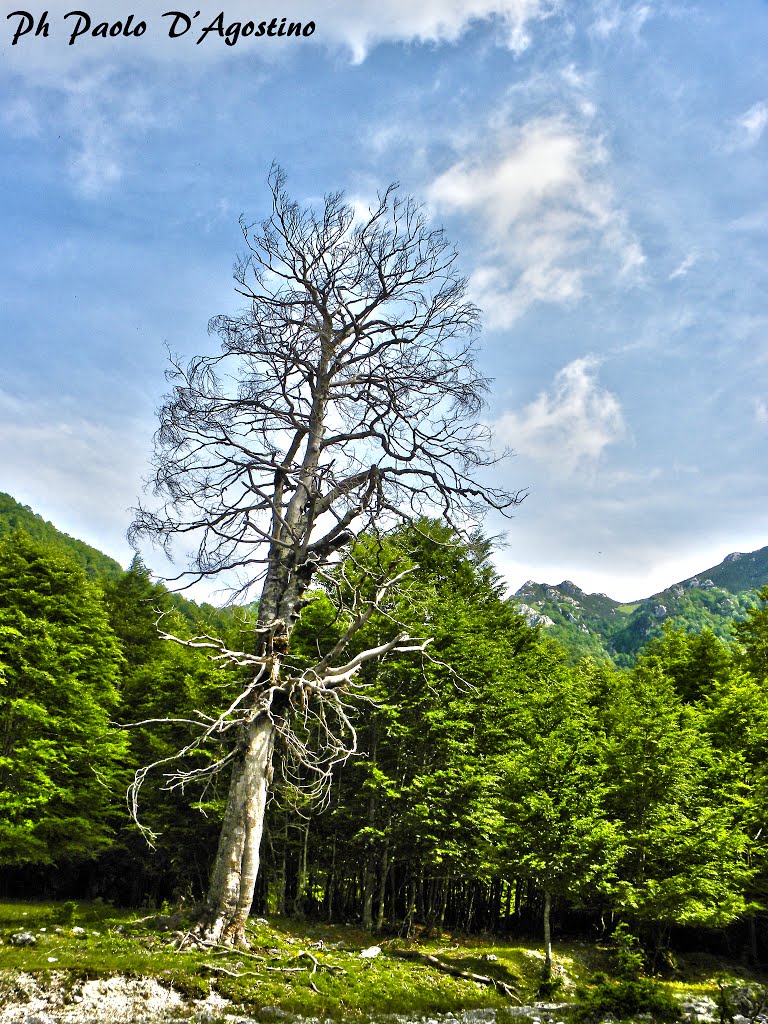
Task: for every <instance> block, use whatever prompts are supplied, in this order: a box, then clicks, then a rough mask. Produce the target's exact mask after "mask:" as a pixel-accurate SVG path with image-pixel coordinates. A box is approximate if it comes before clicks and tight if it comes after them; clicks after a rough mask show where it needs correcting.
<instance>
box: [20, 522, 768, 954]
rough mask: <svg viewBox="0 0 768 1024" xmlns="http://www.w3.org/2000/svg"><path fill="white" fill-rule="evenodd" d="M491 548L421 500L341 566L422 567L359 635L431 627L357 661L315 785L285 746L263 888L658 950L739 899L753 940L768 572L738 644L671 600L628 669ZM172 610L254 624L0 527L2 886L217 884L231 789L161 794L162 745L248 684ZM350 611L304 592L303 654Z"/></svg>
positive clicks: (400, 919) (338, 915)
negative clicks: (569, 632)
mask: <svg viewBox="0 0 768 1024" xmlns="http://www.w3.org/2000/svg"><path fill="white" fill-rule="evenodd" d="M489 555H490V545H489V543H488V542H487V541H486V540H484V539H483V538H481V537H477V538H475V539H474V540H473V541H472V542H471V543H461V542H459V541H458V540H457V539H456V537H455V536H454V535H453V534H452V532H451V531H450V530H449V529H448V528H447V527H445V526H442V525H440V524H436V523H431V522H426V521H425V522H422V523H420V524H418V526H417V527H415V528H411V527H409V528H407V529H401V530H400V531H398V532H396V533H394V534H392V535H390V536H389V537H387V538H385V539H384V541H383V546H382V545H381V544H380V543H379V542H377V543H375V544H374V542H373V541H372V540H369V539H363V540H362V541H361V542H360V543H359V544H358V546H357V548H356V549H355V551H354V552H353V557H354V559H355V567H356V568H355V569H354V571H355V572H360V573H363V572H364V568H365V564H366V559H371V558H376V559H379V560H380V559H382V558H391V559H397V560H398V565H399V566H400V567H409V568H410V569H411V572H410V574H409V575H408V576H407V577H406V581H405V582H404V584H403V587H402V589H401V592H400V593H399V594H398V595H393V597H392V600H391V602H390V604H389V605H388V606H387V608H386V609H384V610H383V611H382V613H381V614H378V615H376V616H374V617H373V618H371V620H370V621H369V622H368V623H367V624H366V626H365V629H364V630H363V631H362V632H361V634H360V635H359V636H358V637H357V638H356V641H355V642H356V643H358V644H360V645H361V646H365V645H370V643H371V641H372V640H376V641H377V642H381V641H385V640H386V639H387V637H388V636H390V635H391V633H392V632H393V631H395V630H398V629H399V628H400V624H405V625H406V626H407V627H408V629H409V630H410V631H411V633H412V635H414V636H417V635H421V636H430V637H432V638H433V641H432V643H431V644H430V646H429V647H428V648H427V654H425V655H423V656H422V655H419V656H415V657H414V656H412V655H399V656H397V657H391V658H389V659H385V660H383V661H382V662H380V663H378V664H376V665H374V664H371V665H369V666H368V667H367V668H366V672H365V678H364V680H363V681H364V684H365V685H364V687H363V688H362V689H361V691H360V696H359V699H358V700H357V701H356V709H355V722H356V725H357V728H358V746H359V751H360V753H359V755H358V756H357V757H355V758H353V759H351V760H349V761H348V762H347V763H346V764H344V765H342V766H340V767H339V768H338V769H337V770H336V772H335V775H334V781H333V786H332V794H331V799H330V802H329V803H328V805H327V806H321V807H318V806H313V805H312V804H310V803H309V802H308V800H307V799H306V797H305V796H304V795H303V793H302V789H301V785H300V783H301V782H302V779H301V778H300V777H296V775H295V774H291V773H289V772H287V771H286V772H281V771H280V768H279V765H278V768H277V774H276V780H275V782H276V784H275V797H274V799H273V802H272V805H271V807H270V810H269V813H268V825H267V832H266V834H265V839H264V850H263V854H264V857H263V861H264V869H263V871H262V875H261V878H260V881H259V889H258V892H257V899H258V901H259V907H260V909H261V910H280V911H284V912H291V913H297V914H306V915H310V916H314V917H319V918H322V919H324V920H328V921H332V920H340V921H345V920H358V921H359V922H360V923H361V924H362V925H363V926H364V927H365V928H367V929H371V930H378V929H396V930H400V931H401V932H408V931H411V930H412V929H414V928H416V927H417V926H421V927H423V928H425V929H427V930H432V931H433V932H438V931H440V930H442V929H445V928H447V927H450V928H453V929H461V930H465V931H472V930H479V929H485V930H496V931H514V930H518V931H519V930H531V929H535V930H536V931H537V932H538V933H539V934H543V929H544V925H545V917H546V918H547V926H549V925H550V924H551V926H552V927H554V928H557V927H561V926H563V925H564V924H567V923H568V922H571V923H574V922H579V923H580V925H581V926H584V925H585V924H587V923H590V924H591V925H594V926H599V925H600V922H602V923H603V924H610V923H612V924H614V925H615V924H616V923H618V922H624V923H625V924H626V925H628V926H629V927H630V929H631V930H632V931H634V932H635V933H637V934H639V935H640V936H641V937H642V938H643V940H644V941H646V942H647V943H648V944H650V945H652V946H655V947H656V948H657V949H664V948H665V947H666V945H667V943H668V941H669V937H670V933H671V931H672V929H674V928H679V927H680V926H687V927H694V928H698V929H707V930H708V932H709V933H710V934H712V935H714V934H716V932H717V930H722V929H726V928H729V927H730V928H731V929H732V930H733V929H734V928H739V927H741V926H740V924H739V922H744V923H745V924H749V923H751V925H752V930H751V938H752V942H753V944H754V945H755V947H756V948H757V947H760V945H761V943H763V942H764V941H765V939H764V934H763V925H762V916H761V915H762V908H763V906H764V903H765V898H766V893H767V892H768V861H767V860H766V852H768V848H766V844H765V833H766V832H768V828H766V826H767V825H768V820H767V819H768V772H767V770H766V764H767V763H768V756H767V755H768V692H767V691H766V682H768V665H767V664H766V657H765V650H766V636H768V625H766V624H767V623H768V589H765V588H764V589H763V590H762V591H761V592H760V593H759V594H758V595H756V597H755V606H754V608H753V610H752V611H749V612H748V613H747V614H746V617H745V619H744V620H743V621H742V622H741V623H740V624H738V625H737V626H736V628H735V636H734V638H733V639H732V640H731V641H730V642H728V641H725V640H723V639H718V638H717V637H716V636H715V635H714V634H713V633H711V632H708V631H706V630H705V631H702V632H689V631H686V630H685V629H675V628H674V627H673V626H672V625H670V624H667V625H666V626H664V627H663V629H662V630H661V632H660V635H659V636H658V637H656V638H655V639H653V640H652V641H651V642H650V643H649V644H648V645H647V647H646V648H645V649H644V651H643V652H642V654H641V656H640V657H639V659H638V660H637V663H636V664H635V665H634V666H633V667H632V668H631V669H618V668H616V667H615V666H614V665H612V664H611V663H609V662H607V661H604V660H603V661H599V660H591V659H589V658H587V659H583V660H582V661H580V662H579V663H578V664H577V665H572V664H569V663H568V660H567V658H566V657H565V655H564V654H563V652H562V651H561V650H560V649H559V648H558V647H557V646H556V645H555V644H553V643H552V641H551V640H550V639H549V638H548V637H547V635H546V634H545V631H544V630H542V629H541V628H532V627H531V626H529V625H528V624H527V623H526V621H525V619H524V618H523V617H522V616H521V615H520V614H519V613H518V612H517V611H516V610H515V606H514V604H513V603H512V602H510V601H508V600H506V599H505V597H504V594H503V590H502V586H501V583H500V581H499V579H498V578H497V576H496V575H495V573H494V571H493V569H492V566H491V564H490V561H489ZM352 571H353V570H349V572H348V574H347V579H349V578H350V574H351V573H352ZM340 578H341V577H340ZM161 614H162V615H163V616H164V618H163V623H164V626H165V627H166V628H168V627H171V628H172V630H173V631H175V632H177V633H178V634H179V635H182V636H183V635H187V636H188V635H191V634H192V633H196V632H205V631H216V632H217V633H218V634H221V633H222V632H225V633H226V635H227V638H228V642H229V643H230V645H232V646H235V645H237V644H238V643H239V644H241V645H242V646H241V647H240V648H239V649H243V650H245V649H247V645H248V644H249V643H252V636H253V634H252V633H249V632H248V625H249V623H248V616H247V614H246V613H245V612H243V613H242V614H241V616H240V617H239V618H238V616H236V615H234V614H233V613H222V612H219V611H217V610H215V609H196V608H195V606H193V605H191V603H190V602H184V606H183V607H181V608H180V606H179V604H178V602H177V601H176V600H175V599H174V598H173V596H172V595H169V594H168V593H167V592H166V591H165V590H164V588H163V587H161V586H159V585H158V584H155V583H153V582H152V579H151V574H150V572H149V570H148V569H147V568H146V567H145V566H144V565H143V564H142V562H141V560H140V559H138V558H137V559H135V560H134V562H133V564H132V565H131V567H130V568H129V569H128V570H127V571H126V572H121V573H120V574H119V575H117V576H115V575H107V576H106V577H102V578H101V582H100V583H97V582H94V581H93V580H91V579H89V578H88V576H87V575H86V573H85V572H84V571H83V570H82V569H81V568H80V567H79V566H77V565H76V564H75V563H74V562H73V561H72V560H71V559H69V558H68V557H67V556H66V555H64V554H63V553H62V551H61V549H60V548H58V547H55V546H50V545H46V543H45V542H41V541H39V540H34V539H32V538H31V537H29V536H28V535H27V534H25V533H22V532H16V533H14V534H9V535H7V536H6V537H5V539H4V540H3V541H2V542H0V888H2V890H3V891H4V892H5V894H18V895H21V894H24V893H30V892H32V891H34V892H36V893H38V892H39V891H40V887H41V886H42V888H43V889H44V890H47V891H48V892H49V894H51V895H61V896H65V895H80V896H83V895H91V896H102V897H104V898H109V899H114V900H116V901H117V902H130V903H134V904H138V903H141V902H144V901H155V902H159V901H161V900H163V899H171V898H177V897H179V896H181V895H188V896H191V897H194V896H196V895H198V894H200V893H201V892H202V891H203V890H204V888H205V884H206V876H207V871H208V869H209V866H210V863H211V860H212V857H213V854H214V852H215V849H214V847H215V842H216V835H217V832H218V821H219V817H220V813H221V807H222V800H221V798H222V794H221V793H219V792H217V791H216V790H215V788H213V789H208V790H205V789H201V788H195V786H194V785H191V784H190V786H188V787H186V788H185V790H184V791H183V792H181V791H178V790H177V791H174V792H172V793H168V792H166V791H165V790H164V788H163V782H164V776H163V772H164V766H163V763H162V762H163V760H164V759H165V758H169V757H171V756H172V755H173V754H174V753H175V752H176V751H177V750H178V749H179V748H180V747H183V746H184V744H185V743H186V742H188V740H189V738H190V735H191V733H190V729H191V728H192V727H191V726H190V725H189V724H188V722H189V721H193V720H195V719H196V718H197V719H199V717H200V714H201V713H202V714H203V715H204V714H205V713H206V710H207V709H210V708H212V707H214V706H218V705H219V704H220V703H221V695H222V692H223V693H224V695H225V696H226V693H227V691H228V689H231V690H232V692H233V693H235V692H237V682H238V681H237V680H236V679H233V678H232V677H231V673H229V672H224V671H222V670H220V669H218V668H217V667H216V665H215V664H214V663H213V662H212V661H211V660H210V659H209V658H208V657H207V656H206V655H205V653H203V652H200V651H197V650H193V649H190V648H186V647H182V646H180V645H177V644H172V643H169V642H167V641H163V640H161V639H159V637H158V634H157V629H156V621H157V619H158V616H159V615H161ZM343 628H344V623H343V622H340V621H337V619H336V618H335V617H334V614H333V612H332V610H331V605H330V603H329V602H328V600H327V598H326V596H325V594H324V593H323V592H322V591H317V592H315V593H314V594H313V595H312V599H311V600H310V602H309V603H308V605H307V607H306V608H305V609H304V611H303V614H302V619H301V621H300V624H299V626H297V628H296V631H295V633H294V636H293V640H292V649H291V656H292V657H293V658H295V659H296V660H297V661H301V659H302V658H309V657H311V653H312V651H313V650H315V649H316V648H317V645H318V643H322V642H324V640H326V639H327V637H328V636H329V635H339V633H340V631H341V630H342V629H343ZM165 719H173V720H174V721H163V720H165ZM131 723H142V724H140V725H133V726H132V727H131V728H122V727H124V726H128V725H129V724H131ZM308 728H311V725H308ZM219 753H221V751H219ZM211 756H217V754H216V749H215V748H212V749H211V750H209V751H196V752H195V753H194V754H193V755H192V759H191V760H190V761H189V765H190V767H194V765H195V764H202V763H203V761H204V759H205V758H206V757H211ZM195 758H196V759H197V760H195ZM149 762H158V766H157V768H156V769H155V770H154V771H153V772H152V773H150V775H149V776H148V781H147V784H146V785H145V787H144V789H143V791H142V792H143V796H142V803H141V805H140V814H141V818H142V821H143V824H144V825H145V826H146V827H147V828H148V829H149V830H151V832H152V833H153V834H155V835H156V836H157V838H156V840H155V849H154V850H152V849H151V848H150V847H149V846H148V845H147V843H146V841H145V839H144V837H143V835H142V834H141V833H140V832H139V831H138V830H137V829H136V827H135V826H134V825H133V824H132V823H131V822H130V820H129V818H128V815H127V811H126V808H125V789H126V786H127V784H128V782H129V781H130V778H131V777H132V775H133V773H134V772H135V771H136V769H137V768H139V767H141V766H142V765H144V764H147V763H149ZM224 782H226V780H224ZM745 934H747V933H746V932H745Z"/></svg>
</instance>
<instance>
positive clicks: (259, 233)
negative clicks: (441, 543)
mask: <svg viewBox="0 0 768 1024" xmlns="http://www.w3.org/2000/svg"><path fill="white" fill-rule="evenodd" d="M268 183H269V191H270V195H271V213H270V215H269V217H268V218H267V219H266V220H265V221H264V222H263V223H261V224H260V225H256V226H254V225H250V224H247V223H244V222H241V226H242V231H243V236H244V239H245V243H246V252H245V255H244V256H243V257H242V258H241V259H240V261H239V262H238V263H237V265H236V268H235V280H236V282H237V286H238V287H237V291H238V293H239V294H240V295H241V296H242V297H243V298H244V299H245V300H246V303H247V305H246V307H245V308H244V309H243V310H241V311H240V312H239V313H237V314H236V315H233V316H227V315H224V316H219V317H215V318H214V319H213V320H212V321H211V323H210V330H211V331H212V332H213V333H214V334H217V335H218V336H219V338H220V340H221V350H220V352H218V353H217V354H215V355H204V356H199V357H197V358H194V359H192V360H191V362H189V364H188V365H183V363H182V362H181V361H180V360H174V361H173V362H172V366H171V369H170V371H169V377H170V379H171V381H172V382H173V389H172V391H171V392H170V394H169V395H168V396H167V398H166V401H165V403H164V405H163V406H162V408H161V409H160V411H159V418H160V426H159V429H158V431H157V434H156V439H155V463H154V478H153V484H154V491H155V494H156V495H157V496H158V497H159V498H160V499H161V501H160V502H158V503H156V504H155V505H150V504H146V505H144V506H141V507H139V509H138V510H137V512H136V518H135V521H134V524H133V527H132V535H133V537H134V538H139V537H142V536H148V537H151V538H153V539H155V540H156V541H160V542H161V543H163V544H164V545H166V546H168V545H170V544H171V542H172V541H173V540H174V539H175V538H179V537H189V538H194V544H195V553H194V557H193V562H192V566H191V569H190V572H191V574H192V575H191V576H190V577H189V578H190V579H192V580H194V579H202V578H210V577H218V576H220V574H227V575H228V576H229V577H230V578H231V577H232V576H236V578H237V582H236V584H235V585H234V591H235V593H236V594H237V595H238V596H239V597H240V598H241V599H246V600H251V599H253V598H254V597H256V595H257V594H258V618H257V621H256V623H255V626H254V633H253V638H254V639H253V642H252V644H251V645H250V646H249V645H248V644H244V646H245V647H248V648H249V649H247V650H242V651H233V650H231V649H230V648H228V647H227V645H226V643H225V642H224V641H223V640H221V639H218V638H215V637H198V638H195V639H193V640H190V641H186V642H187V643H188V644H190V645H194V646H198V647H203V648H209V649H210V650H211V653H212V655H213V656H214V657H215V658H216V659H218V661H219V662H220V663H221V664H231V665H234V666H238V667H239V668H241V669H244V670H246V675H245V679H246V681H245V684H244V685H243V687H242V689H241V690H240V692H239V693H238V694H237V695H236V696H235V697H234V699H232V701H231V702H230V703H229V704H228V706H227V707H226V709H225V710H223V711H222V712H221V714H220V715H218V716H215V717H210V718H205V717H203V716H202V715H201V716H200V720H199V721H196V722H195V724H196V725H197V726H198V730H199V734H198V736H197V737H196V739H195V740H193V741H192V744H191V745H190V747H189V748H187V750H190V749H191V748H192V747H193V746H196V745H200V744H202V743H203V742H205V741H207V740H208V739H211V738H213V737H215V736H217V735H218V736H221V735H224V736H229V737H233V736H234V737H235V742H233V743H232V744H231V745H230V746H229V749H226V750H225V752H224V753H223V754H222V756H221V757H220V758H218V760H216V761H215V763H214V764H213V766H212V767H209V768H208V769H207V770H209V771H210V770H214V771H221V770H222V769H224V768H231V784H230V789H229V796H228V801H227V806H226V810H225V813H224V819H223V824H222V830H221V837H220V842H219V847H218V852H217V855H216V859H215V862H214V866H213V869H212V873H211V879H210V887H209V893H208V898H207V902H206V905H205V909H204V911H203V913H202V916H201V919H200V921H199V924H198V934H199V935H201V936H203V937H205V938H206V939H208V940H213V941H217V942H219V941H221V942H226V943H233V944H241V943H244V942H245V923H246V920H247V916H248V912H249V910H250V907H251V902H252V898H253V892H254V885H255V881H256V876H257V872H258V866H259V846H260V842H261V836H262V830H263V821H264V812H265V807H266V801H267V796H268V791H269V786H270V779H271V772H272V756H273V750H274V749H275V745H276V743H277V744H278V745H279V747H280V751H281V754H282V757H283V764H282V771H283V773H284V774H285V773H286V772H287V773H288V775H289V776H290V766H291V764H294V765H297V766H300V769H301V770H300V772H299V771H298V770H297V777H299V776H300V778H301V779H302V780H303V781H305V782H306V779H307V778H309V779H310V787H309V788H310V789H311V790H313V791H314V792H315V793H322V791H323V789H324V787H327V783H328V780H329V778H330V772H331V770H332V767H333V765H334V764H335V763H338V762H339V761H341V760H344V759H345V758H346V757H347V756H349V754H350V752H351V751H352V750H354V747H355V730H354V724H353V720H352V718H351V716H350V710H351V709H350V703H349V701H350V698H351V697H352V696H353V695H354V693H355V689H356V688H359V687H360V685H361V684H360V682H359V676H360V671H361V669H362V667H363V666H364V665H365V664H366V663H369V662H371V661H372V660H374V659H377V658H381V657H383V656H385V655H387V654H389V653H393V652H406V651H416V652H426V649H427V645H428V643H429V638H428V637H418V638H414V637H412V636H411V635H410V634H409V632H408V631H407V630H404V629H402V630H398V631H396V632H395V633H394V636H392V637H390V638H389V639H387V640H385V641H383V642H381V643H378V644H376V645H375V646H373V647H369V648H365V649H364V650H357V652H356V653H354V654H349V647H350V643H351V641H352V638H353V637H354V636H355V634H356V633H357V632H358V631H359V630H360V629H361V628H362V627H363V626H364V625H365V624H366V623H367V622H368V621H369V620H370V618H371V616H372V615H373V614H374V612H375V611H376V610H384V611H386V609H385V605H386V601H387V598H388V595H390V594H391V593H392V590H393V588H395V587H397V586H398V585H400V584H401V583H402V581H403V580H404V579H405V578H407V574H408V569H407V568H401V567H399V566H398V564H397V562H396V561H394V562H392V561H390V560H387V559H382V561H381V563H380V565H379V569H378V570H377V569H376V568H372V567H371V565H366V566H365V567H363V568H361V570H360V571H359V572H355V571H351V572H350V575H349V576H348V578H347V579H346V580H342V582H341V583H340V582H339V573H338V565H337V563H338V560H339V558H340V557H341V555H342V554H343V553H345V552H348V551H349V549H350V547H351V545H352V543H353V541H354V540H355V538H356V537H358V536H360V535H361V533H363V532H366V531H367V532H369V533H371V534H372V535H375V534H376V532H377V531H380V530H381V529H383V528H384V527H387V526H390V525H393V524H395V523H397V522H402V521H403V520H416V519H418V518H419V517H420V516H422V515H424V514H427V515H432V516H441V517H442V518H443V519H445V521H446V522H447V523H449V524H450V525H452V526H453V527H454V528H455V529H456V530H457V531H458V532H460V533H466V531H467V529H468V528H472V527H473V526H474V525H475V524H476V522H477V519H478V516H479V514H480V513H481V512H482V511H483V510H485V509H487V508H488V507H491V508H494V509H498V510H500V511H506V510H508V509H509V508H510V507H512V506H513V505H514V504H515V503H516V502H517V501H519V500H520V497H521V496H520V495H519V494H509V493H507V492H505V491H503V490H500V489H496V488H493V487H490V486H484V485H483V484H482V483H479V482H477V480H476V477H475V474H476V472H477V471H478V470H479V469H481V468H482V467H484V466H488V465H489V464H490V463H491V462H492V461H493V458H492V456H491V455H490V454H489V436H488V430H487V428H486V427H484V426H483V425H482V424H480V423H479V422H478V414H479V412H480V410H481V408H482V406H483V401H484V394H485V391H486V388H487V381H486V380H485V379H484V378H483V377H482V376H481V375H480V373H479V372H478V370H477V368H476V366H475V362H474V356H473V337H474V335H475V333H476V330H477V327H478V310H477V309H476V307H475V306H474V305H472V304H471V303H470V302H468V301H467V300H466V298H465V281H464V279H463V278H462V277H461V276H460V274H459V273H458V270H457V267H456V259H457V257H456V251H455V250H454V249H453V248H452V247H451V246H450V245H449V243H448V242H447V240H446V238H445V236H444V234H443V231H442V230H435V229H432V228H430V227H429V226H428V225H427V223H426V220H425V217H424V215H423V212H422V211H421V209H420V207H419V205H418V204H417V203H416V202H414V200H413V199H410V198H406V199H401V198H400V197H399V195H398V191H397V186H396V185H392V186H390V187H389V188H388V189H387V190H386V192H384V193H383V194H382V195H380V196H379V199H378V201H377V203H376V204H375V205H374V206H373V207H372V208H371V209H370V210H369V211H368V212H367V214H365V215H364V216H362V217H359V215H358V213H356V211H355V209H353V207H352V206H351V205H350V204H349V203H346V202H345V201H344V199H343V197H342V195H341V194H340V193H333V194H330V195H327V196H326V197H325V200H324V203H323V205H322V208H321V209H319V210H314V209H312V208H302V207H300V206H299V204H298V203H296V202H295V201H293V200H292V199H291V198H290V197H289V196H288V194H287V192H286V189H285V178H284V174H283V172H282V171H281V170H280V169H279V168H273V170H272V172H271V174H270V176H269V179H268ZM347 561H348V560H347ZM374 564H375V563H374ZM310 585H313V586H314V587H316V588H317V587H325V589H326V591H327V594H328V595H329V596H330V598H331V599H333V600H334V601H335V602H336V603H337V612H336V614H337V616H338V620H339V625H340V628H339V630H338V637H337V639H336V640H335V642H333V643H331V644H330V645H329V646H328V647H327V649H323V650H319V651H318V655H317V659H316V661H315V662H314V664H311V665H309V666H307V664H306V660H303V659H296V658H293V657H292V655H291V648H290V637H291V632H292V630H293V627H294V624H295V623H296V621H297V619H298V616H299V615H300V612H301V609H302V606H303V605H304V604H305V602H306V601H307V599H308V598H307V592H308V590H309V588H310ZM196 771H197V769H195V768H193V769H190V770H189V771H186V772H185V771H184V770H183V769H182V768H176V769H173V770H172V771H170V773H169V774H168V778H167V785H168V786H171V787H173V786H176V785H183V784H184V783H185V782H186V781H188V780H189V779H191V778H193V777H194V776H195V773H196ZM142 777H143V776H142V775H141V773H140V775H139V777H138V778H137V786H136V788H137V787H138V785H139V784H140V782H141V779H142ZM135 792H136V789H134V794H135Z"/></svg>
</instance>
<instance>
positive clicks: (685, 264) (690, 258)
mask: <svg viewBox="0 0 768 1024" xmlns="http://www.w3.org/2000/svg"><path fill="white" fill-rule="evenodd" d="M698 261H699V253H698V252H697V251H696V250H693V251H692V252H689V253H688V255H687V256H686V257H685V259H683V260H681V262H680V263H678V265H677V266H676V267H675V269H674V270H673V271H672V273H671V274H670V275H669V280H670V281H675V280H676V279H677V278H678V277H685V276H686V274H687V273H688V271H689V270H690V269H691V268H692V267H693V266H694V265H695V264H696V263H698Z"/></svg>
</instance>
